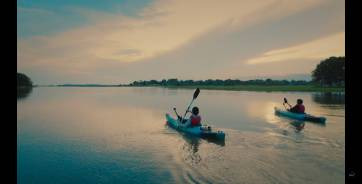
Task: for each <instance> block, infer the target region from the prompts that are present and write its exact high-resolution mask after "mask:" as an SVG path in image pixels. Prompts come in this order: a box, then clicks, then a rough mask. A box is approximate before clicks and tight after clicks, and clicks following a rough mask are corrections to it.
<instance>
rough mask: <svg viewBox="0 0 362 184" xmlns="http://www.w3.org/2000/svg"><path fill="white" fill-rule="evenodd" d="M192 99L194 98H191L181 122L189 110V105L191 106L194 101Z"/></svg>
mask: <svg viewBox="0 0 362 184" xmlns="http://www.w3.org/2000/svg"><path fill="white" fill-rule="evenodd" d="M194 100H195V98H192V100H191V103H190V105H189V106H188V107H187V109H186V112H185V114H184V116H183V117H182V119H181V122H183V120H184V119H185V117H186V114H187V112H188V111H189V110H190V107H191V105H192V103H193V102H194Z"/></svg>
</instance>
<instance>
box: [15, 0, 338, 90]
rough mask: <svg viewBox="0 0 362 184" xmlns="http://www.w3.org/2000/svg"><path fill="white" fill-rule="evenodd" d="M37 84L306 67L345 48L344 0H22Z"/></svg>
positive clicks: (30, 68)
mask: <svg viewBox="0 0 362 184" xmlns="http://www.w3.org/2000/svg"><path fill="white" fill-rule="evenodd" d="M17 14H18V20H17V25H18V60H17V64H18V72H22V73H25V74H26V75H28V76H29V77H30V78H31V79H32V80H33V82H34V83H35V84H62V83H107V84H118V83H129V82H132V81H135V80H150V79H156V80H161V79H168V78H178V79H183V80H186V79H194V80H205V79H217V78H218V79H228V78H231V79H241V80H245V79H253V78H256V77H263V76H288V75H294V74H307V75H309V74H310V73H311V71H312V70H313V69H314V68H315V67H316V64H318V63H319V62H320V61H321V60H322V59H325V58H328V57H330V56H344V55H345V49H344V47H345V4H344V1H343V0H303V1H300V0H263V1H257V0H226V1H220V0H102V1H100V0H52V1H49V0H31V1H25V0H18V5H17Z"/></svg>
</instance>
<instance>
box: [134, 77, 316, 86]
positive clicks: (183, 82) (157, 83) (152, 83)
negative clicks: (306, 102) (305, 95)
mask: <svg viewBox="0 0 362 184" xmlns="http://www.w3.org/2000/svg"><path fill="white" fill-rule="evenodd" d="M309 83H310V82H308V81H304V80H290V81H288V80H272V79H266V80H263V79H256V80H247V81H242V80H239V79H226V80H220V79H207V80H195V81H194V80H178V79H176V78H173V79H167V80H166V79H162V80H161V81H157V80H149V81H143V80H140V81H134V82H132V83H131V84H129V85H130V86H196V85H204V86H233V85H306V84H309Z"/></svg>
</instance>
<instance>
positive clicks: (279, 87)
mask: <svg viewBox="0 0 362 184" xmlns="http://www.w3.org/2000/svg"><path fill="white" fill-rule="evenodd" d="M154 87H155V86H154ZM160 87H165V88H181V89H195V88H197V87H198V88H200V89H212V90H230V91H302V92H303V91H305V92H344V90H345V88H344V87H320V86H313V85H235V86H216V85H201V86H198V85H195V86H160Z"/></svg>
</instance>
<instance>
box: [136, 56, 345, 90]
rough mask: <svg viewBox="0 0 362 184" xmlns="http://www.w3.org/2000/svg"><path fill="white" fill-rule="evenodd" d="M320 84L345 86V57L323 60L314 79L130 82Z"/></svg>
mask: <svg viewBox="0 0 362 184" xmlns="http://www.w3.org/2000/svg"><path fill="white" fill-rule="evenodd" d="M307 84H310V85H319V86H338V87H344V84H345V57H344V56H343V57H330V58H327V59H325V60H322V61H321V62H320V63H319V64H318V65H317V66H316V68H315V69H314V70H313V71H312V81H305V80H272V79H265V80H263V79H255V80H246V81H242V80H239V79H226V80H220V79H215V80H214V79H208V80H178V79H177V78H173V79H167V80H166V79H163V80H161V81H157V80H139V81H134V82H132V83H130V84H129V86H197V85H205V86H207V85H210V86H211V85H215V86H233V85H307Z"/></svg>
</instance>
